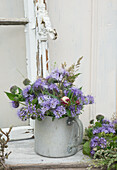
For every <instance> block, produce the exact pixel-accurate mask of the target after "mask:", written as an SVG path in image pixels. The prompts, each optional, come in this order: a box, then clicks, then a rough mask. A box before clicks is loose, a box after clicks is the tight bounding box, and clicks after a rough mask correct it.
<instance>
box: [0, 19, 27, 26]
mask: <svg viewBox="0 0 117 170" xmlns="http://www.w3.org/2000/svg"><path fill="white" fill-rule="evenodd" d="M28 22H29V21H28V19H27V18H0V25H26V24H28Z"/></svg>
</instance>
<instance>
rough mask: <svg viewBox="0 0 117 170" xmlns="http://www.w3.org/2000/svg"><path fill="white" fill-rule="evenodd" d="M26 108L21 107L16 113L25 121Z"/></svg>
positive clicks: (26, 117) (26, 116)
mask: <svg viewBox="0 0 117 170" xmlns="http://www.w3.org/2000/svg"><path fill="white" fill-rule="evenodd" d="M27 114H28V109H27V107H26V108H25V107H22V108H20V109H19V110H18V111H17V115H18V117H19V118H20V119H21V120H22V121H26V120H27V119H28V115H27Z"/></svg>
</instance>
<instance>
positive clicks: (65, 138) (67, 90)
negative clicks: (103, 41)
mask: <svg viewBox="0 0 117 170" xmlns="http://www.w3.org/2000/svg"><path fill="white" fill-rule="evenodd" d="M81 59H82V57H81V58H80V59H79V60H78V61H77V63H76V64H73V65H72V66H71V67H69V68H68V69H66V64H65V63H64V64H62V69H55V70H53V71H52V72H51V73H50V75H49V76H47V77H46V78H39V79H37V80H36V81H35V82H34V83H32V84H31V82H30V81H29V80H28V79H26V80H25V81H24V84H25V85H26V88H24V89H23V90H22V89H20V88H19V87H17V86H12V87H11V88H10V93H8V92H6V94H7V96H8V97H9V99H10V100H12V106H13V107H14V108H17V107H19V105H23V107H20V109H18V111H17V115H18V117H19V118H20V119H21V120H22V121H26V120H27V119H30V118H32V119H36V121H35V151H36V152H37V153H38V154H40V155H43V156H48V157H65V156H70V155H73V154H75V153H76V152H77V145H78V144H80V143H81V141H82V134H83V127H82V123H81V121H80V120H79V118H78V116H79V115H80V114H81V113H82V111H83V108H84V105H88V104H92V103H94V98H93V97H92V96H90V95H87V96H85V95H84V94H83V92H82V88H76V87H75V86H74V84H73V83H74V81H75V79H76V78H77V77H78V76H79V75H80V73H78V72H77V71H78V68H79V65H80V60H81Z"/></svg>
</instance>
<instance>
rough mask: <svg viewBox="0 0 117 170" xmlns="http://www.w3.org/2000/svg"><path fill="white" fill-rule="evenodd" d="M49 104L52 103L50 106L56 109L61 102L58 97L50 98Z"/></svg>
mask: <svg viewBox="0 0 117 170" xmlns="http://www.w3.org/2000/svg"><path fill="white" fill-rule="evenodd" d="M49 104H50V107H51V108H52V109H55V108H56V106H57V105H58V104H60V102H59V100H57V99H55V98H54V99H53V98H52V99H51V100H50V102H49Z"/></svg>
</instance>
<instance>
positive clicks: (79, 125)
mask: <svg viewBox="0 0 117 170" xmlns="http://www.w3.org/2000/svg"><path fill="white" fill-rule="evenodd" d="M75 124H76V125H77V131H78V134H77V136H76V137H74V138H73V136H74V134H73V133H74V126H75ZM67 125H68V126H71V125H72V126H73V127H72V133H71V141H70V145H69V146H68V147H67V151H68V153H71V152H72V148H76V147H78V146H79V145H80V144H81V143H82V139H83V124H82V122H81V120H80V119H79V118H78V119H76V118H68V120H67ZM73 141H77V144H73Z"/></svg>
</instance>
